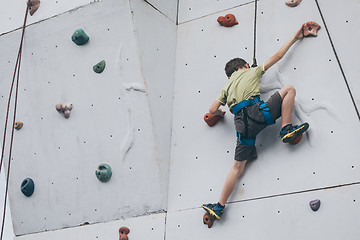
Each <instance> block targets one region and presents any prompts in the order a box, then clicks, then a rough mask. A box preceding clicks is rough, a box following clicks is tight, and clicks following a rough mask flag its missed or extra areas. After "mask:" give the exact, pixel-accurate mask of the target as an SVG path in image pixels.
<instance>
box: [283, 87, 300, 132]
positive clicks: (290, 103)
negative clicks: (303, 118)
mask: <svg viewBox="0 0 360 240" xmlns="http://www.w3.org/2000/svg"><path fill="white" fill-rule="evenodd" d="M279 94H280V96H281V98H282V99H283V102H282V105H281V127H284V126H286V125H288V124H291V118H292V111H293V109H294V104H295V96H296V90H295V88H294V87H293V86H291V85H287V86H285V87H283V88H282V89H280V90H279Z"/></svg>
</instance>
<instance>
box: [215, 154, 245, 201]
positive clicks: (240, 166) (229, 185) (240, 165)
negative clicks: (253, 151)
mask: <svg viewBox="0 0 360 240" xmlns="http://www.w3.org/2000/svg"><path fill="white" fill-rule="evenodd" d="M245 164H246V161H236V160H234V165H233V166H232V168H231V169H230V172H229V174H228V176H227V178H226V180H225V184H224V187H223V190H222V192H221V195H220V201H219V203H220V204H221V205H222V206H225V204H226V202H227V200H228V198H229V197H230V195H231V193H232V192H233V190H234V188H235V185H236V181H237V179H238V178H239V177H240V176H241V175H242V173H243V172H244V168H245Z"/></svg>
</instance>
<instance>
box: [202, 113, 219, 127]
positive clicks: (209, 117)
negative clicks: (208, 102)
mask: <svg viewBox="0 0 360 240" xmlns="http://www.w3.org/2000/svg"><path fill="white" fill-rule="evenodd" d="M223 116H224V115H223ZM223 116H220V115H214V114H211V113H206V114H205V115H204V121H205V122H206V123H207V124H208V125H209V127H212V126H214V125H215V124H216V123H217V122H218V121H219V120H220V119H222V118H223Z"/></svg>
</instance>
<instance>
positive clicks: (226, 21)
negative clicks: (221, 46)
mask: <svg viewBox="0 0 360 240" xmlns="http://www.w3.org/2000/svg"><path fill="white" fill-rule="evenodd" d="M217 21H218V23H220V25H221V26H224V27H232V26H234V25H237V24H239V23H238V21H236V18H235V16H234V14H231V13H230V14H226V15H225V17H223V16H220V17H218V19H217Z"/></svg>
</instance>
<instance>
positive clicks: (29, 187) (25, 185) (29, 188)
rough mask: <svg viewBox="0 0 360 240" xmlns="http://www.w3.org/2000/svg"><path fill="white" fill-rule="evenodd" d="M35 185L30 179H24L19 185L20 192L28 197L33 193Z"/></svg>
mask: <svg viewBox="0 0 360 240" xmlns="http://www.w3.org/2000/svg"><path fill="white" fill-rule="evenodd" d="M34 189H35V184H34V181H33V180H32V179H31V178H25V179H24V181H23V182H22V183H21V192H22V193H23V194H24V195H25V196H27V197H30V196H31V195H32V194H33V193H34Z"/></svg>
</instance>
